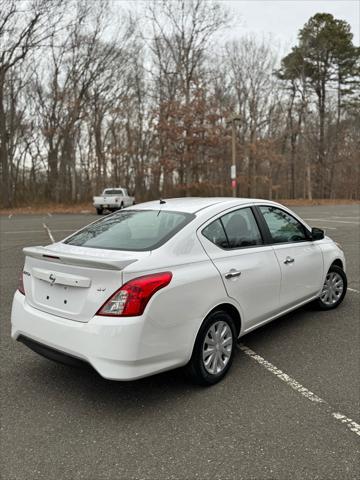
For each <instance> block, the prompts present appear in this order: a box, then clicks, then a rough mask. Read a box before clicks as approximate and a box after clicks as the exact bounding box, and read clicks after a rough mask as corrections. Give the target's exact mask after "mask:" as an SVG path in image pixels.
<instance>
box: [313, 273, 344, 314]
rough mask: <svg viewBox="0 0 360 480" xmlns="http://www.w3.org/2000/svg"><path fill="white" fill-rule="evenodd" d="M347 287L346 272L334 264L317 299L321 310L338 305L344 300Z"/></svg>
mask: <svg viewBox="0 0 360 480" xmlns="http://www.w3.org/2000/svg"><path fill="white" fill-rule="evenodd" d="M346 289H347V278H346V273H345V272H344V270H343V269H342V268H340V267H338V266H337V265H332V266H331V267H330V269H329V271H328V273H327V275H326V278H325V282H324V285H323V288H322V291H321V294H320V297H319V298H318V299H317V300H316V304H317V306H318V307H319V308H320V309H321V310H331V309H333V308H336V307H338V306H339V305H340V303H341V302H342V301H343V300H344V297H345V294H346Z"/></svg>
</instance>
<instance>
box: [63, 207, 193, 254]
mask: <svg viewBox="0 0 360 480" xmlns="http://www.w3.org/2000/svg"><path fill="white" fill-rule="evenodd" d="M194 217H195V216H194V215H192V214H190V213H184V212H169V211H165V210H160V211H159V210H122V211H120V212H118V213H116V214H114V215H110V216H108V217H105V218H103V219H101V220H99V221H98V222H96V223H93V224H92V225H89V226H88V227H85V228H84V229H83V230H81V231H80V232H78V233H75V235H73V236H72V237H70V238H68V239H67V240H65V243H67V244H70V245H76V246H81V247H89V248H104V249H108V250H130V251H146V250H153V249H154V248H158V247H160V246H161V245H163V244H164V243H165V242H167V241H168V240H169V239H170V238H171V237H172V236H174V235H175V234H176V233H177V232H178V231H179V230H181V229H182V228H183V227H184V226H185V225H186V224H187V223H189V222H190V221H191V220H192V219H193V218H194Z"/></svg>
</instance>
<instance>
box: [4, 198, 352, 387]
mask: <svg viewBox="0 0 360 480" xmlns="http://www.w3.org/2000/svg"><path fill="white" fill-rule="evenodd" d="M24 253H25V256H26V259H25V265H24V269H23V271H22V273H21V275H20V282H19V288H18V290H17V292H16V293H15V296H14V301H13V307H12V320H11V321H12V337H13V338H14V339H16V340H19V341H21V342H23V343H24V344H26V345H27V346H28V347H30V348H31V349H32V350H34V351H36V352H37V353H40V354H41V355H43V356H46V357H48V358H51V359H54V360H58V361H62V362H66V363H74V364H76V363H82V362H86V363H88V364H90V365H92V366H93V368H94V369H95V370H97V371H98V372H99V374H100V375H102V376H103V377H105V378H108V379H114V380H132V379H137V378H141V377H145V376H147V375H151V374H154V373H157V372H161V371H164V370H169V369H172V368H176V367H180V366H185V365H186V367H187V370H188V372H189V373H190V374H191V375H192V377H193V378H194V379H195V380H196V381H197V382H199V383H201V384H204V385H209V384H214V383H216V382H218V381H219V380H220V379H222V378H223V377H224V375H225V374H226V373H227V371H228V370H229V368H230V366H231V363H232V360H233V356H234V350H235V342H236V341H237V339H238V338H239V337H241V336H243V335H245V334H246V333H248V332H250V331H252V330H254V329H255V328H258V327H260V326H261V325H264V324H265V323H267V322H270V321H271V320H274V319H275V318H277V317H279V316H280V315H283V314H285V313H287V312H289V311H291V310H294V309H295V308H298V307H300V306H301V305H304V304H306V303H308V302H311V301H313V302H314V303H315V304H316V305H317V307H319V308H321V309H324V310H328V309H333V308H335V307H337V306H338V305H339V304H340V303H341V302H342V300H343V299H344V296H345V293H346V288H347V280H346V274H345V258H344V254H343V251H342V250H341V248H340V247H339V246H338V245H337V244H336V243H335V242H334V241H333V240H331V239H330V238H328V237H326V236H324V232H323V231H322V230H321V229H317V228H313V229H311V228H310V227H309V226H308V225H307V224H306V223H305V222H304V221H303V220H301V219H300V218H299V217H298V216H297V215H296V214H295V213H293V212H292V211H290V210H289V209H287V208H286V207H284V206H282V205H280V204H278V203H275V202H271V201H267V200H254V199H241V198H236V199H235V198H179V199H170V200H166V201H164V200H160V202H159V201H153V202H148V203H143V204H140V205H136V206H133V207H130V208H126V209H125V210H121V211H119V212H117V213H114V214H112V215H110V216H107V217H105V218H103V219H100V220H98V221H96V222H94V223H92V224H90V225H88V226H87V227H85V228H83V229H82V230H80V231H78V232H76V233H74V234H73V235H71V236H69V237H68V238H66V239H65V240H63V241H61V242H58V243H54V244H52V245H48V246H46V247H40V246H39V247H29V248H25V249H24Z"/></svg>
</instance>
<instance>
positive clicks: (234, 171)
mask: <svg viewBox="0 0 360 480" xmlns="http://www.w3.org/2000/svg"><path fill="white" fill-rule="evenodd" d="M230 176H231V180H235V179H236V165H231V168H230Z"/></svg>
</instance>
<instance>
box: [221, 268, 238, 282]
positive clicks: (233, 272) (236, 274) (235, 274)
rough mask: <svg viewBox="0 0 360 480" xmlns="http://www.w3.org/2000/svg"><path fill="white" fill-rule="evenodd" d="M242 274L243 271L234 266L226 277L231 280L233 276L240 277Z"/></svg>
mask: <svg viewBox="0 0 360 480" xmlns="http://www.w3.org/2000/svg"><path fill="white" fill-rule="evenodd" d="M240 275H241V272H239V271H238V270H235V269H233V268H232V269H231V270H230V272H227V273H225V278H226V279H227V280H230V279H231V278H236V277H240Z"/></svg>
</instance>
